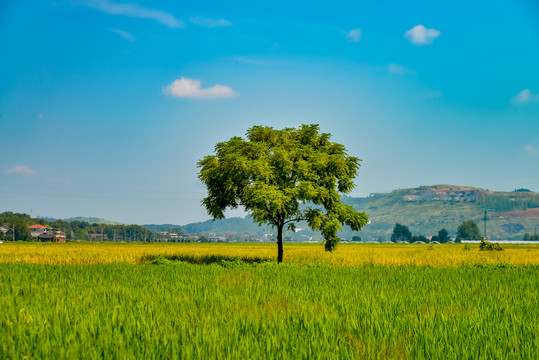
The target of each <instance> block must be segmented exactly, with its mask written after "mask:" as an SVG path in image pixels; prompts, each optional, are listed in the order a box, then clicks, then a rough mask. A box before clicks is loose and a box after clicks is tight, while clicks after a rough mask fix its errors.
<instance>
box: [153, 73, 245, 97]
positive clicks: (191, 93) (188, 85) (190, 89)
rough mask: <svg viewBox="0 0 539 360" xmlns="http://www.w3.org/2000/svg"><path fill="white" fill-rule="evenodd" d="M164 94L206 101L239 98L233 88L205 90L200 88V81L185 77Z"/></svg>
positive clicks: (167, 88) (168, 87) (215, 87)
mask: <svg viewBox="0 0 539 360" xmlns="http://www.w3.org/2000/svg"><path fill="white" fill-rule="evenodd" d="M163 92H164V93H165V94H166V95H170V96H174V97H180V98H189V99H206V100H209V99H220V98H231V97H235V96H238V93H237V92H235V91H234V90H233V89H232V88H231V87H228V86H224V85H219V84H217V85H214V86H212V87H210V88H206V89H203V88H201V86H200V80H194V79H188V78H184V77H181V78H179V79H177V80H175V81H174V82H173V83H172V84H170V85H168V86H167V87H165V88H163Z"/></svg>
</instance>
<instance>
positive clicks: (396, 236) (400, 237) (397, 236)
mask: <svg viewBox="0 0 539 360" xmlns="http://www.w3.org/2000/svg"><path fill="white" fill-rule="evenodd" d="M411 240H412V233H411V232H410V229H408V226H406V225H402V224H399V223H396V224H395V227H394V228H393V233H392V234H391V241H392V242H398V241H408V242H410V241H411Z"/></svg>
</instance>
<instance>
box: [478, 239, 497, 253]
mask: <svg viewBox="0 0 539 360" xmlns="http://www.w3.org/2000/svg"><path fill="white" fill-rule="evenodd" d="M479 250H481V251H503V249H502V247H501V246H500V244H498V243H496V244H493V243H491V242H489V241H487V240H485V239H483V240H481V244H480V245H479Z"/></svg>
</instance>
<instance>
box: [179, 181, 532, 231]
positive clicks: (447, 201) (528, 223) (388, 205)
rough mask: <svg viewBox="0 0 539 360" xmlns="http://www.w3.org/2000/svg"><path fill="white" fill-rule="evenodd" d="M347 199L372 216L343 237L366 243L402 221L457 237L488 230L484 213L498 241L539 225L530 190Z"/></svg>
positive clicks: (246, 224) (246, 227) (215, 227)
mask: <svg viewBox="0 0 539 360" xmlns="http://www.w3.org/2000/svg"><path fill="white" fill-rule="evenodd" d="M343 201H344V202H345V203H347V204H350V205H352V206H353V207H354V208H355V209H357V210H360V211H365V212H366V213H367V215H368V216H369V218H370V222H371V223H370V224H368V225H367V226H366V227H365V228H364V229H363V230H362V231H360V232H359V233H357V232H353V231H351V230H349V229H344V230H343V232H342V233H341V237H343V238H348V239H350V238H351V237H352V236H358V235H359V236H360V237H361V238H362V240H373V239H378V240H382V241H383V240H388V239H389V237H390V235H391V232H392V230H393V226H394V225H395V223H396V222H399V223H401V224H404V225H407V226H408V227H409V228H410V230H411V231H412V233H413V234H416V235H425V236H429V235H436V234H437V233H438V231H439V230H440V229H442V228H445V229H446V230H448V231H449V234H450V235H452V236H454V234H455V233H456V231H457V227H458V225H459V224H460V223H461V222H462V221H464V220H474V221H475V222H477V224H478V225H479V228H480V229H481V232H483V228H484V223H483V218H484V212H485V210H486V211H487V218H488V221H487V235H488V236H489V237H491V238H492V239H521V238H522V237H523V235H524V233H526V232H527V233H531V234H533V233H534V230H535V226H538V227H539V193H536V192H531V191H525V190H524V189H521V190H519V191H512V192H495V191H488V190H484V189H478V188H474V187H468V186H456V185H434V186H422V187H418V188H413V189H399V190H395V191H392V192H390V193H386V194H372V195H371V196H368V197H364V198H354V197H344V198H343ZM298 228H302V229H303V230H301V231H299V232H297V233H295V234H293V233H290V234H288V236H290V237H292V238H298V240H299V239H300V237H303V238H305V237H310V236H315V237H316V236H318V235H317V234H316V233H314V232H312V231H310V230H307V227H306V226H305V225H304V224H299V226H298ZM182 229H184V230H185V231H186V232H189V233H208V232H215V233H225V232H236V233H250V234H253V235H255V234H260V233H265V232H267V231H268V230H270V228H268V227H266V228H263V227H262V228H261V227H258V226H257V225H256V224H254V223H253V222H252V221H251V219H250V218H245V219H241V218H232V219H225V220H217V221H211V220H209V221H205V222H202V223H196V224H189V225H186V226H182Z"/></svg>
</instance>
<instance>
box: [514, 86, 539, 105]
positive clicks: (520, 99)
mask: <svg viewBox="0 0 539 360" xmlns="http://www.w3.org/2000/svg"><path fill="white" fill-rule="evenodd" d="M511 102H512V103H513V104H528V103H533V102H539V94H534V93H532V92H531V91H530V89H524V90H522V91H521V92H519V93H518V94H516V95H515V96H513V98H512V99H511Z"/></svg>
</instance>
